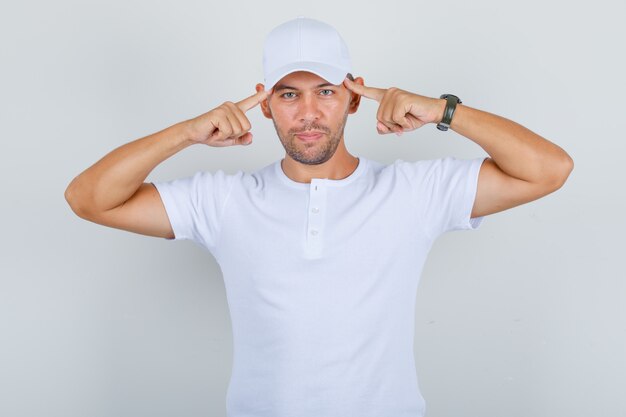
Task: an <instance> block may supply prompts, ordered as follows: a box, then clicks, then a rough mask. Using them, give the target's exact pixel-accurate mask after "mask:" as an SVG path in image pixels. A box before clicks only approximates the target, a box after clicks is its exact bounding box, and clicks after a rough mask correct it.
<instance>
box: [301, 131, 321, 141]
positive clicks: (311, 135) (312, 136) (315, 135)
mask: <svg viewBox="0 0 626 417" xmlns="http://www.w3.org/2000/svg"><path fill="white" fill-rule="evenodd" d="M323 134H324V133H322V132H307V133H297V134H296V136H297V137H298V138H299V139H300V140H304V141H311V140H317V139H319V138H321V137H322V135H323Z"/></svg>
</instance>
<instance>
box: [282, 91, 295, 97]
mask: <svg viewBox="0 0 626 417" xmlns="http://www.w3.org/2000/svg"><path fill="white" fill-rule="evenodd" d="M285 94H295V93H294V92H289V93H283V94H281V95H280V96H281V97H285ZM285 98H290V97H285Z"/></svg>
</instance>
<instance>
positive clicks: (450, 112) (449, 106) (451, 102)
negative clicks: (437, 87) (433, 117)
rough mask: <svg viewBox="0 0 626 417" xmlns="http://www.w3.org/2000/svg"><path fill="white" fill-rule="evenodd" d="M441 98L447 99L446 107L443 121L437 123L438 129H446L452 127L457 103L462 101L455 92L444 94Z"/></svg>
mask: <svg viewBox="0 0 626 417" xmlns="http://www.w3.org/2000/svg"><path fill="white" fill-rule="evenodd" d="M439 98H445V99H446V108H445V110H444V111H443V118H442V119H441V122H439V123H437V129H439V130H442V131H446V130H448V128H449V127H450V123H452V116H454V111H455V110H456V105H457V103H461V99H459V98H458V97H457V96H455V95H454V94H442V95H441V96H440V97H439Z"/></svg>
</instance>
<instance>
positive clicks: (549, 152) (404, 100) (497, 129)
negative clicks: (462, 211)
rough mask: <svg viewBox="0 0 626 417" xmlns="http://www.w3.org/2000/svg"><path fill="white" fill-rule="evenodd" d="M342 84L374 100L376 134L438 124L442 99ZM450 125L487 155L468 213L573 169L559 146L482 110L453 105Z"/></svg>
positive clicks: (554, 184) (502, 204)
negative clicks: (470, 209)
mask: <svg viewBox="0 0 626 417" xmlns="http://www.w3.org/2000/svg"><path fill="white" fill-rule="evenodd" d="M344 85H345V86H346V88H348V89H349V90H351V91H352V92H354V93H355V94H359V95H362V96H365V97H368V98H371V99H373V100H376V101H378V102H379V103H380V106H379V108H378V112H377V115H376V118H377V120H378V122H377V130H378V133H380V134H388V133H396V134H398V135H401V134H402V132H407V131H411V130H415V129H418V128H420V127H422V126H423V125H425V124H427V123H435V124H436V123H439V122H440V121H441V120H442V118H443V114H444V110H445V107H446V100H445V99H437V98H432V97H425V96H421V95H419V94H414V93H411V92H409V91H405V90H401V89H399V88H396V87H391V88H387V89H384V88H376V87H366V86H365V85H363V80H362V78H361V77H357V78H356V79H355V81H352V80H350V79H348V78H346V79H345V80H344ZM450 128H451V129H452V130H454V131H455V132H457V133H459V134H460V135H462V136H465V137H466V138H468V139H470V140H472V141H474V142H475V143H477V144H478V145H479V146H480V147H482V148H483V149H484V150H485V151H486V152H487V153H488V154H489V156H490V158H487V159H486V160H485V162H483V164H482V166H481V169H480V173H479V175H478V189H477V191H476V198H475V199H474V206H473V209H472V214H471V217H480V216H485V215H487V214H492V213H496V212H499V211H502V210H506V209H509V208H511V207H515V206H518V205H520V204H524V203H527V202H529V201H533V200H536V199H538V198H540V197H542V196H545V195H547V194H549V193H552V192H554V191H556V190H558V189H559V188H560V187H561V186H562V185H563V184H564V183H565V180H566V179H567V178H568V176H569V174H570V172H571V171H572V169H573V168H574V162H573V160H572V158H571V157H570V156H569V155H568V154H567V153H566V152H565V151H564V150H563V149H561V148H560V147H559V146H557V145H555V144H554V143H552V142H550V141H548V140H547V139H544V138H543V137H541V136H539V135H537V134H536V133H534V132H532V131H530V130H529V129H527V128H525V127H524V126H522V125H520V124H518V123H515V122H513V121H511V120H508V119H506V118H504V117H500V116H497V115H495V114H491V113H488V112H485V111H482V110H478V109H474V108H471V107H469V106H466V105H463V104H457V106H456V110H455V112H454V116H453V117H452V122H451V124H450Z"/></svg>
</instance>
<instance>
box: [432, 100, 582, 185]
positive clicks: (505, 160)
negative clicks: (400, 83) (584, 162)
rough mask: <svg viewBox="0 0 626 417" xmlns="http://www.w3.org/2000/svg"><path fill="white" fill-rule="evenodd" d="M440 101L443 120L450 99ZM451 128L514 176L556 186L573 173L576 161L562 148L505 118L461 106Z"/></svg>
mask: <svg viewBox="0 0 626 417" xmlns="http://www.w3.org/2000/svg"><path fill="white" fill-rule="evenodd" d="M439 102H440V105H441V113H440V115H441V117H443V111H444V109H445V105H446V100H445V99H439ZM439 120H441V118H439ZM450 129H452V130H454V131H455V132H457V133H458V134H460V135H462V136H464V137H466V138H468V139H470V140H472V141H473V142H475V143H476V144H478V145H479V146H480V147H481V148H483V149H484V150H485V151H486V152H487V153H488V154H489V156H490V157H491V158H492V159H493V161H494V162H495V163H496V164H497V165H498V167H499V168H500V169H501V170H502V171H504V172H505V173H507V174H508V175H510V176H512V177H515V178H518V179H521V180H524V181H528V182H531V183H546V182H550V183H553V182H558V181H561V179H563V180H564V178H566V177H567V175H568V174H569V172H570V171H571V166H572V164H573V162H572V159H571V158H570V156H569V155H568V154H567V153H566V152H565V151H564V150H563V149H562V148H560V147H559V146H557V145H555V144H554V143H552V142H550V141H548V140H546V139H544V138H543V137H541V136H539V135H537V134H536V133H534V132H532V131H530V130H529V129H527V128H525V127H524V126H522V125H520V124H518V123H516V122H513V121H511V120H509V119H506V118H504V117H501V116H498V115H495V114H492V113H488V112H485V111H482V110H478V109H475V108H472V107H469V106H466V105H464V104H457V107H456V110H455V112H454V116H453V117H452V123H451V124H450Z"/></svg>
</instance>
